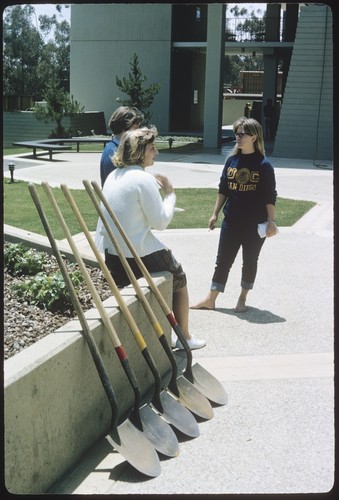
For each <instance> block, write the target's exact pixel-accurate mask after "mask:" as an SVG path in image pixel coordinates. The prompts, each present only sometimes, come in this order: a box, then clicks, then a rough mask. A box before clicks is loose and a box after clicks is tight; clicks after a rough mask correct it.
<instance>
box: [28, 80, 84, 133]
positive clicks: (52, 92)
mask: <svg viewBox="0 0 339 500" xmlns="http://www.w3.org/2000/svg"><path fill="white" fill-rule="evenodd" d="M44 99H45V101H46V103H47V104H46V105H38V106H36V107H35V108H34V111H33V113H34V115H35V116H36V118H37V119H38V120H40V121H43V122H45V123H48V122H49V121H55V122H56V124H57V126H56V129H55V130H53V131H52V133H51V135H50V137H58V138H59V137H60V138H62V137H68V136H69V135H70V133H71V130H68V131H67V130H65V128H64V127H63V125H62V120H63V118H64V117H65V116H69V117H73V116H75V115H76V114H77V113H82V112H83V111H84V107H83V106H81V105H80V103H79V102H78V101H76V100H75V99H74V98H73V96H72V95H71V96H70V95H69V94H68V92H66V91H65V90H64V89H62V88H61V87H60V84H58V83H55V82H54V81H52V82H51V83H50V84H48V85H47V89H46V92H45V94H44Z"/></svg>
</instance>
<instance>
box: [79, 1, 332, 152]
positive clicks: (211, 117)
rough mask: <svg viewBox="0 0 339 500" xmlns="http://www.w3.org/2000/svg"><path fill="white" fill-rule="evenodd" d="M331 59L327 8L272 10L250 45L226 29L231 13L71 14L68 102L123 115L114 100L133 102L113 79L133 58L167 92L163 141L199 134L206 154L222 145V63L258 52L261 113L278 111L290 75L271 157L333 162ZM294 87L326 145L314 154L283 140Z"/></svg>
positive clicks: (163, 8) (110, 8)
mask: <svg viewBox="0 0 339 500" xmlns="http://www.w3.org/2000/svg"><path fill="white" fill-rule="evenodd" d="M319 19H320V20H321V22H315V21H316V20H319ZM306 25H308V26H309V27H308V28H307V27H306ZM310 29H311V30H312V36H313V40H314V42H315V41H316V44H317V47H318V48H317V50H316V52H317V57H313V56H312V54H314V50H315V47H313V46H312V48H311V47H310V46H309V44H310V39H309V35H308V36H307V35H306V34H305V33H306V32H309V30H310ZM319 47H321V50H320V49H319ZM332 50H333V49H332V16H331V10H330V8H329V7H328V6H326V5H322V4H295V3H293V4H267V11H266V17H265V26H264V27H263V29H261V31H260V32H257V33H254V34H252V35H251V36H249V37H248V38H245V39H244V38H242V39H239V37H238V34H237V32H236V28H234V29H232V26H229V24H228V21H227V9H226V4H219V3H215V4H213V3H212V4H173V5H172V4H130V3H127V4H73V5H72V7H71V93H72V94H73V95H74V96H75V97H76V99H77V100H79V101H80V102H81V103H82V104H83V105H85V109H86V110H87V111H103V112H104V114H105V117H106V121H108V119H109V117H110V115H111V113H112V111H113V110H114V109H116V108H117V107H118V106H119V103H118V102H117V98H121V99H125V98H126V97H127V96H126V95H124V94H122V93H121V92H120V91H119V89H118V88H117V86H116V76H118V77H119V78H121V77H123V76H126V77H127V76H128V73H129V71H130V60H131V57H132V55H133V54H134V53H136V54H137V55H138V59H139V63H140V67H141V70H142V73H143V74H144V75H146V76H147V80H146V82H145V85H146V86H147V85H148V84H151V83H159V84H160V92H159V94H157V95H156V97H155V99H154V103H153V105H152V108H151V112H152V122H153V123H154V124H156V126H157V128H158V130H159V132H160V133H162V134H168V133H172V134H175V133H177V134H180V133H186V134H190V133H192V134H193V133H194V134H197V135H202V136H203V139H204V147H206V148H216V147H220V146H221V128H222V109H223V60H224V56H225V54H228V55H232V54H241V53H242V54H244V53H245V54H248V53H255V54H258V55H259V54H262V55H263V61H264V76H263V89H262V96H261V106H263V104H264V103H265V102H266V99H268V98H271V99H272V100H273V102H277V92H278V66H279V67H280V68H282V72H283V74H282V95H281V97H280V98H279V99H280V101H281V102H280V104H281V106H280V110H281V112H280V119H279V121H278V123H277V133H276V144H275V148H274V150H273V154H276V150H277V151H278V152H279V154H276V155H277V156H285V157H291V158H293V157H296V158H297V157H298V158H314V157H315V155H320V156H321V157H322V158H326V159H331V158H332V139H333V135H332V121H333V111H332V106H331V102H332V101H333V97H332V96H333V84H332V74H333V69H332V68H333V61H332V53H333V52H332ZM306 53H307V61H308V62H307V63H305V64H304V65H303V67H301V66H300V64H299V63H298V61H299V62H300V57H301V55H302V54H305V57H306ZM298 54H299V55H298ZM307 68H308V70H307ZM297 74H298V76H296V75H297ZM296 86H297V87H298V89H299V91H298V92H299V96H300V105H299V108H300V107H302V103H303V102H304V101H305V100H306V99H305V98H304V97H305V96H304V95H303V94H302V92H303V91H302V89H304V92H305V91H306V89H307V95H308V97H309V98H308V101H307V106H306V108H307V109H308V107H310V108H312V110H313V115H312V116H314V117H315V119H314V123H312V122H308V127H311V128H312V133H311V135H312V137H316V136H317V137H318V138H319V140H317V141H315V143H316V142H317V143H318V149H317V150H316V151H315V150H311V148H310V147H309V141H308V140H306V144H302V142H303V141H297V140H296V141H295V140H294V139H295V136H293V137H292V134H287V135H286V132H284V130H286V124H287V123H288V121H289V116H292V115H291V110H292V109H293V108H295V100H296V99H298V97H297V94H298V92H296ZM305 112H306V113H309V111H306V110H305ZM261 115H262V113H261V109H259V110H258V108H257V109H256V113H255V116H254V117H255V118H257V119H259V120H261ZM304 123H305V118H304V113H303V112H300V110H299V114H298V113H294V114H293V124H294V126H295V128H296V130H298V131H300V130H301V128H302V126H303V125H302V124H304ZM330 131H331V133H330ZM320 146H321V147H320Z"/></svg>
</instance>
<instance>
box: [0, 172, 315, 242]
mask: <svg viewBox="0 0 339 500" xmlns="http://www.w3.org/2000/svg"><path fill="white" fill-rule="evenodd" d="M27 186H28V184H27V183H26V182H22V181H20V182H16V183H12V184H11V183H9V182H8V181H5V182H4V223H5V224H9V225H11V226H15V227H18V228H21V229H24V230H26V231H31V232H34V233H37V234H42V235H45V231H44V229H43V226H42V223H41V221H40V218H39V216H38V213H37V210H36V208H35V205H34V203H33V200H32V198H31V195H30V193H29V190H28V187H27ZM37 191H38V193H39V196H40V199H41V204H42V206H43V208H44V210H45V212H46V216H47V218H48V220H49V223H50V226H51V229H52V231H53V233H54V236H55V237H56V238H57V239H63V238H64V234H63V232H62V230H61V228H60V227H59V224H58V223H57V221H56V219H55V216H54V212H53V209H52V208H51V207H50V204H49V202H48V201H47V198H46V195H45V193H44V191H43V189H42V187H41V186H39V185H37ZM53 192H54V194H55V198H56V200H57V202H58V204H59V206H60V208H61V210H62V213H63V215H64V217H65V220H66V222H67V224H68V227H69V229H70V232H71V233H72V234H73V235H74V234H77V233H80V232H81V229H80V227H79V225H78V223H77V221H76V219H75V217H74V215H73V212H72V210H71V208H69V205H68V202H67V201H66V199H65V197H64V195H63V193H62V191H61V190H60V189H59V188H54V189H53ZM71 192H72V195H73V197H74V199H75V202H76V204H77V205H78V207H79V210H80V212H81V214H82V216H83V218H84V220H85V221H86V224H87V226H88V227H89V229H90V230H91V231H93V230H95V227H96V222H97V219H98V217H97V212H96V210H95V208H94V206H93V204H92V202H91V201H90V199H89V196H88V194H87V192H86V191H85V190H71ZM175 192H176V195H177V203H176V206H177V207H178V208H182V209H184V211H178V212H175V214H174V217H173V220H172V222H171V224H170V225H169V229H185V228H186V229H192V228H204V227H207V223H208V220H209V218H210V216H211V213H212V210H213V207H214V203H215V198H216V193H217V191H216V189H211V188H199V189H196V188H185V189H176V190H175ZM314 205H315V203H313V202H311V201H301V200H289V199H284V198H278V200H277V205H276V220H277V224H278V226H280V227H283V226H291V225H293V224H294V223H295V222H296V221H297V220H298V219H300V217H302V216H303V215H304V214H305V213H306V212H307V211H308V210H310V209H311V208H312V207H313V206H314ZM221 219H222V217H220V218H219V223H220V222H221Z"/></svg>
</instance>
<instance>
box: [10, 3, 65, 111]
mask: <svg viewBox="0 0 339 500" xmlns="http://www.w3.org/2000/svg"><path fill="white" fill-rule="evenodd" d="M56 9H57V11H59V12H60V11H61V6H58V5H57V6H56ZM69 72H70V25H69V23H68V22H67V21H65V20H62V21H61V22H59V21H58V19H57V17H56V15H55V14H54V15H53V16H51V17H49V16H39V20H38V19H37V16H36V13H35V9H34V7H33V6H32V5H24V6H20V5H15V6H10V7H7V8H6V9H5V13H4V22H3V93H4V95H17V96H24V95H26V96H32V97H33V98H34V100H35V101H39V100H41V99H42V96H43V93H44V91H45V88H46V84H47V82H49V81H51V80H52V79H57V80H59V82H60V85H61V86H62V87H63V88H64V90H66V91H69Z"/></svg>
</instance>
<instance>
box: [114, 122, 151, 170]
mask: <svg viewBox="0 0 339 500" xmlns="http://www.w3.org/2000/svg"><path fill="white" fill-rule="evenodd" d="M157 135H158V131H157V129H156V128H155V127H150V128H148V127H142V128H138V129H136V130H128V131H127V132H125V133H124V134H123V136H122V139H121V142H120V144H119V147H118V149H117V151H116V153H115V154H114V156H113V158H112V161H113V163H114V165H115V166H116V167H118V168H122V167H126V166H129V165H141V166H142V164H143V162H144V159H145V149H146V146H147V144H150V143H151V142H154V140H155V138H156V136H157Z"/></svg>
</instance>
